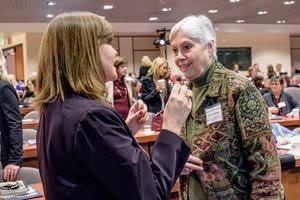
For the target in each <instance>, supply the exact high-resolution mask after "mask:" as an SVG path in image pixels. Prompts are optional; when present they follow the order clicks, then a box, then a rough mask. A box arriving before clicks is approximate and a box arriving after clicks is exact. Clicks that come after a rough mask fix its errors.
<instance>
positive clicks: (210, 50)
mask: <svg viewBox="0 0 300 200" xmlns="http://www.w3.org/2000/svg"><path fill="white" fill-rule="evenodd" d="M214 46H215V41H213V40H212V41H210V42H209V43H207V51H208V53H209V54H210V55H212V53H213V51H214Z"/></svg>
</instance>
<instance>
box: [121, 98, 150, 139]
mask: <svg viewBox="0 0 300 200" xmlns="http://www.w3.org/2000/svg"><path fill="white" fill-rule="evenodd" d="M147 118H148V115H147V106H146V104H145V103H144V102H143V101H142V100H137V101H136V102H135V103H134V104H133V106H132V107H131V108H130V110H129V113H128V116H127V119H126V124H127V126H128V127H129V129H130V130H131V131H132V133H133V134H134V135H135V134H136V133H137V132H138V130H140V129H141V128H142V126H143V125H144V123H145V121H146V120H147Z"/></svg>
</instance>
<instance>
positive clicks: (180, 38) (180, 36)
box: [171, 31, 195, 47]
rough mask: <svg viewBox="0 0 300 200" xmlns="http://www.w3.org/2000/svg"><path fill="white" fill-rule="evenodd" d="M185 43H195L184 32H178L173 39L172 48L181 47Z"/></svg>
mask: <svg viewBox="0 0 300 200" xmlns="http://www.w3.org/2000/svg"><path fill="white" fill-rule="evenodd" d="M184 42H193V43H194V42H195V41H193V40H192V39H191V38H190V37H188V36H187V35H186V34H184V33H183V32H182V31H178V32H177V33H175V34H174V36H173V37H172V38H171V46H174V47H175V46H180V45H181V44H182V43H184Z"/></svg>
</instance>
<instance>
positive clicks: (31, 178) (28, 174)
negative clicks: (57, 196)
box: [0, 167, 42, 185]
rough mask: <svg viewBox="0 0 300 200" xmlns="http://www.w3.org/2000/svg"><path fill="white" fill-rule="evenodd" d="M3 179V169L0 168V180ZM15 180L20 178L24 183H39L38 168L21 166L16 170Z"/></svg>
mask: <svg viewBox="0 0 300 200" xmlns="http://www.w3.org/2000/svg"><path fill="white" fill-rule="evenodd" d="M2 180H3V169H1V170H0V181H1V182H2ZM16 180H22V181H23V182H24V183H25V185H29V184H34V183H40V182H42V181H41V176H40V172H39V170H38V169H36V168H33V167H21V168H20V169H19V171H18V174H17V177H16Z"/></svg>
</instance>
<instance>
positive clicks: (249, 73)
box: [246, 66, 257, 81]
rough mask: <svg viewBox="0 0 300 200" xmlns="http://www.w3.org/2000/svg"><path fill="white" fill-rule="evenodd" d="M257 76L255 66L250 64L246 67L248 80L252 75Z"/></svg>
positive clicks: (252, 77) (251, 78) (251, 79)
mask: <svg viewBox="0 0 300 200" xmlns="http://www.w3.org/2000/svg"><path fill="white" fill-rule="evenodd" d="M255 76H257V70H256V68H255V67H253V66H250V67H249V68H248V74H247V76H246V77H247V79H248V80H250V81H253V79H254V77H255Z"/></svg>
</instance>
